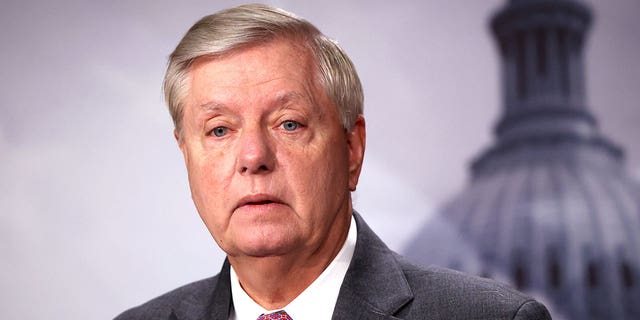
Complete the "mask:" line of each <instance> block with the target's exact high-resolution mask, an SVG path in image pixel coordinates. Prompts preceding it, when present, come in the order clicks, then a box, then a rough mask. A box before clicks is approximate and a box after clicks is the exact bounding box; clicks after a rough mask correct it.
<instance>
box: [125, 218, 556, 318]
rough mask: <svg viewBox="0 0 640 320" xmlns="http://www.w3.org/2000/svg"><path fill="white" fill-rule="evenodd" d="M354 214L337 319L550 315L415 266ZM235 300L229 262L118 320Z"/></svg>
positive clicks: (189, 312) (215, 313)
mask: <svg viewBox="0 0 640 320" xmlns="http://www.w3.org/2000/svg"><path fill="white" fill-rule="evenodd" d="M354 215H355V221H356V224H357V227H358V238H357V242H356V248H355V251H354V254H353V259H352V261H351V264H350V266H349V269H348V271H347V274H346V275H345V278H344V281H343V283H342V286H341V288H340V293H339V295H338V301H337V302H336V306H335V309H334V312H333V317H332V319H434V320H435V319H447V320H450V319H518V320H525V319H527V320H529V319H531V320H534V319H535V320H538V319H551V317H550V315H549V313H548V311H547V309H546V308H545V307H544V306H543V305H542V304H540V303H538V302H537V301H535V300H533V299H531V298H529V297H527V296H525V295H524V294H522V293H520V292H518V291H516V290H514V289H511V288H510V287H508V286H506V285H504V284H500V283H498V282H496V281H493V280H489V279H483V278H478V277H473V276H470V275H466V274H463V273H460V272H456V271H452V270H448V269H443V268H439V267H429V268H426V269H425V268H421V267H418V266H415V265H413V264H411V263H409V262H408V261H406V260H405V259H404V258H403V257H401V256H400V255H398V254H396V253H395V252H393V251H391V250H390V249H389V248H388V247H387V246H386V245H385V244H384V243H383V242H382V240H380V238H378V236H376V234H375V233H374V232H373V231H372V230H371V229H370V228H369V227H368V226H367V224H366V223H365V222H364V221H363V220H362V218H361V217H360V216H359V215H358V214H357V213H354ZM232 303H233V301H232V298H231V283H230V276H229V262H228V261H225V262H224V264H223V266H222V270H221V271H220V273H219V274H218V275H216V276H214V277H212V278H208V279H204V280H201V281H198V282H194V283H191V284H188V285H186V286H183V287H181V288H178V289H176V290H173V291H171V292H169V293H166V294H164V295H162V296H160V297H157V298H155V299H153V300H151V301H149V302H147V303H145V304H143V305H141V306H138V307H136V308H133V309H130V310H128V311H125V312H124V313H122V314H121V315H119V316H118V317H116V320H129V319H153V320H160V319H162V320H165V319H171V320H196V319H206V320H214V319H215V320H227V318H228V315H229V311H230V309H231V307H232ZM294 320H307V319H294Z"/></svg>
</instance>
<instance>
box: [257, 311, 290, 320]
mask: <svg viewBox="0 0 640 320" xmlns="http://www.w3.org/2000/svg"><path fill="white" fill-rule="evenodd" d="M257 320H293V319H291V317H290V316H289V315H288V314H287V313H286V312H284V310H280V311H276V312H274V313H269V314H261V315H260V316H259V317H258V319H257Z"/></svg>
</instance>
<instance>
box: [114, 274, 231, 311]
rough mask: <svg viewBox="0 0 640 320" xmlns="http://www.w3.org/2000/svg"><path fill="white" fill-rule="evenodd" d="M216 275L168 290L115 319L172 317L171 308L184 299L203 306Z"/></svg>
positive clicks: (208, 297)
mask: <svg viewBox="0 0 640 320" xmlns="http://www.w3.org/2000/svg"><path fill="white" fill-rule="evenodd" d="M218 277H219V275H217V276H214V277H211V278H207V279H203V280H200V281H196V282H192V283H190V284H187V285H184V286H182V287H179V288H177V289H174V290H172V291H169V292H167V293H165V294H163V295H161V296H159V297H156V298H154V299H152V300H149V301H148V302H146V303H144V304H141V305H139V306H137V307H134V308H131V309H129V310H127V311H125V312H123V313H122V314H120V315H119V316H117V317H116V318H115V320H133V319H172V314H173V310H175V309H177V308H178V307H179V306H180V304H181V303H183V302H185V301H190V302H191V303H193V304H197V305H202V306H204V305H206V304H207V303H208V301H209V299H210V297H211V293H212V292H213V290H214V288H215V287H216V284H217V282H218Z"/></svg>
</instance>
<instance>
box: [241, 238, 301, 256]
mask: <svg viewBox="0 0 640 320" xmlns="http://www.w3.org/2000/svg"><path fill="white" fill-rule="evenodd" d="M296 244H297V242H296V241H295V240H294V238H293V237H291V236H287V235H285V234H282V233H278V234H272V235H269V234H268V233H267V234H262V235H257V234H252V235H248V237H247V238H245V239H244V241H242V242H241V243H239V244H238V245H237V248H238V253H239V254H241V255H245V256H250V257H274V256H282V255H286V254H287V253H289V252H292V251H294V250H295V248H296V247H297V245H296Z"/></svg>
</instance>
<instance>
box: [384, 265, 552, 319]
mask: <svg viewBox="0 0 640 320" xmlns="http://www.w3.org/2000/svg"><path fill="white" fill-rule="evenodd" d="M395 256H396V260H397V261H398V263H399V264H400V266H401V268H402V270H403V272H404V274H405V277H406V279H407V282H408V285H409V286H410V287H411V290H412V292H413V294H414V299H413V301H412V302H411V304H410V305H409V308H408V310H407V311H408V313H409V314H427V313H434V312H435V313H438V314H439V317H436V318H448V319H551V317H550V316H549V313H548V311H547V309H546V308H545V307H544V306H543V305H542V304H541V303H539V302H537V301H536V300H534V299H533V298H531V297H529V296H527V295H525V294H523V293H521V292H519V291H517V290H515V289H513V288H512V287H510V286H508V285H506V284H503V283H500V282H497V281H495V280H491V279H486V278H480V277H476V276H472V275H469V274H465V273H462V272H458V271H454V270H450V269H446V268H441V267H435V266H431V267H426V268H423V267H419V266H416V265H414V264H412V263H410V262H408V261H407V260H406V259H405V258H403V257H401V256H400V255H397V254H396V255H395Z"/></svg>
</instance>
